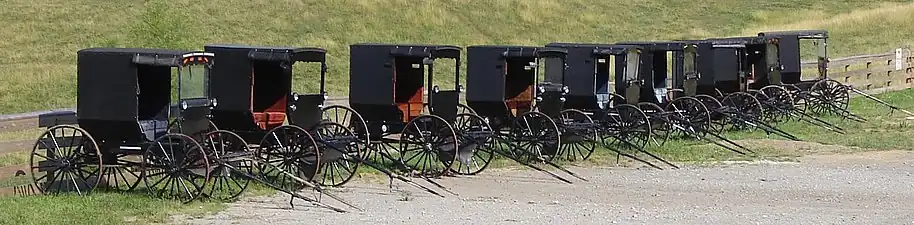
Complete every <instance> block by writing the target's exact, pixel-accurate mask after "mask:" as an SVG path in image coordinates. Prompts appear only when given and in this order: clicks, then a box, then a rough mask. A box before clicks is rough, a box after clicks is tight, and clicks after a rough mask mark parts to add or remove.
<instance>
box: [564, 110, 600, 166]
mask: <svg viewBox="0 0 914 225" xmlns="http://www.w3.org/2000/svg"><path fill="white" fill-rule="evenodd" d="M561 119H562V121H561V126H559V127H560V128H561V132H560V133H561V134H562V135H561V140H562V141H561V143H562V145H561V148H560V149H559V152H558V158H562V159H565V160H568V161H572V162H573V161H578V160H580V161H584V160H587V158H590V155H591V154H593V151H594V149H596V148H597V128H599V127H598V126H597V125H596V123H594V122H593V119H591V118H590V116H587V114H585V113H584V112H582V111H581V110H577V109H566V110H562V112H561Z"/></svg>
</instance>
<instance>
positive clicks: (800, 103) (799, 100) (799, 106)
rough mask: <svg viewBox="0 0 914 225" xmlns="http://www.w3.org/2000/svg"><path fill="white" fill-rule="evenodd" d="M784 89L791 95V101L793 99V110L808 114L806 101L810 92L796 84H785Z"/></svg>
mask: <svg viewBox="0 0 914 225" xmlns="http://www.w3.org/2000/svg"><path fill="white" fill-rule="evenodd" d="M783 88H784V90H787V93H789V94H790V96H791V99H793V102H792V103H793V104H792V109H793V110H796V111H799V112H806V103H807V100H806V99H807V98H808V96H809V91H803V90H801V89H800V87H797V85H795V84H785V85H783ZM763 89H764V88H763ZM763 91H764V90H763Z"/></svg>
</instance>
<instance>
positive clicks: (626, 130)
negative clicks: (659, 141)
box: [604, 104, 651, 149]
mask: <svg viewBox="0 0 914 225" xmlns="http://www.w3.org/2000/svg"><path fill="white" fill-rule="evenodd" d="M608 114H609V115H607V116H606V118H607V119H608V120H609V122H608V123H609V124H612V126H614V127H613V128H611V129H613V130H615V136H610V137H604V140H606V139H610V140H612V142H611V143H616V142H621V141H618V140H617V139H621V140H625V141H627V142H628V143H630V144H622V143H620V145H622V146H627V147H632V148H635V149H644V147H645V146H647V143H648V142H649V141H650V140H651V122H650V120H649V119H648V117H647V114H644V111H641V109H640V108H638V107H637V106H634V105H630V104H621V105H618V106H616V107H615V108H613V109H612V110H611V111H610V112H608ZM630 145H634V146H630Z"/></svg>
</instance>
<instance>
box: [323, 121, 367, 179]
mask: <svg viewBox="0 0 914 225" xmlns="http://www.w3.org/2000/svg"><path fill="white" fill-rule="evenodd" d="M312 132H313V133H314V140H315V141H316V142H317V146H318V148H319V149H320V150H321V163H320V166H321V168H320V170H318V173H317V177H315V180H316V181H317V182H318V183H319V184H320V185H323V186H332V187H339V186H342V185H343V184H346V183H348V182H349V181H350V180H352V178H353V177H355V174H356V171H358V169H359V162H360V161H359V160H358V159H360V158H362V157H364V156H362V153H363V152H362V148H361V147H360V146H359V145H360V143H361V140H359V139H358V137H357V136H356V135H355V134H354V133H352V131H351V130H349V129H348V128H346V127H345V126H343V125H341V124H338V123H321V124H319V125H317V126H316V127H315V128H314V130H313V131H312Z"/></svg>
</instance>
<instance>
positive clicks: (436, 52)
mask: <svg viewBox="0 0 914 225" xmlns="http://www.w3.org/2000/svg"><path fill="white" fill-rule="evenodd" d="M460 52H461V49H460V48H459V47H456V46H448V45H404V44H370V43H363V44H354V45H351V46H350V73H349V76H350V86H349V88H350V89H349V90H350V91H349V105H350V106H351V107H352V108H353V109H355V111H357V112H359V113H361V114H362V115H363V116H364V117H365V121H366V124H367V134H368V137H369V139H370V140H371V143H370V144H369V150H368V151H369V152H368V157H367V158H369V159H371V160H373V161H376V162H380V163H387V164H392V165H391V166H393V167H395V168H398V169H403V170H406V171H407V172H409V173H412V174H413V175H418V176H420V177H422V178H424V179H425V180H426V181H429V182H430V183H433V184H435V185H438V184H437V183H435V182H434V181H432V180H431V179H429V178H434V177H439V176H442V175H444V174H446V173H447V172H449V171H455V170H457V169H455V168H454V167H455V166H454V165H453V164H454V163H455V160H457V159H460V160H459V162H460V163H461V164H466V163H483V164H485V165H487V164H488V162H489V161H490V160H491V158H490V157H488V158H486V159H484V160H479V161H477V159H478V158H476V157H473V155H475V153H474V151H475V150H474V148H475V147H469V148H467V147H468V146H470V144H468V143H465V142H464V141H466V140H467V139H465V138H466V136H465V135H467V134H469V130H467V129H475V128H480V127H479V126H478V125H484V121H482V119H479V118H478V117H475V116H474V115H472V114H459V115H458V108H460V106H459V105H460V104H459V103H458V94H459V92H460V91H459V88H455V89H454V90H441V89H442V88H441V87H439V86H437V85H434V75H435V73H434V68H435V66H434V65H435V62H436V61H437V60H439V59H453V60H455V61H456V62H457V63H456V67H459V66H460V64H459V60H460ZM455 70H456V72H459V69H457V68H455ZM454 76H455V77H458V76H457V75H456V74H455V75H454ZM457 79H459V78H457ZM457 83H459V82H455V84H457ZM425 107H428V109H425ZM463 108H466V107H463ZM423 111H426V113H423ZM463 111H466V109H464V110H463ZM428 113H430V114H428ZM464 120H475V121H476V122H473V123H471V124H476V125H477V126H475V127H473V128H470V127H466V126H468V125H471V124H467V123H461V122H459V121H464ZM452 122H454V123H453V126H452ZM482 138H483V139H486V138H485V137H482ZM395 143H398V144H399V146H396V145H394V144H395ZM458 146H460V148H458ZM474 146H475V145H474ZM460 167H463V166H460ZM482 168H485V166H484V165H482V166H479V167H475V169H474V170H465V171H466V172H467V173H476V172H479V171H481V170H482ZM438 186H439V187H440V185H438ZM442 188H443V187H442ZM427 191H428V190H427Z"/></svg>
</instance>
